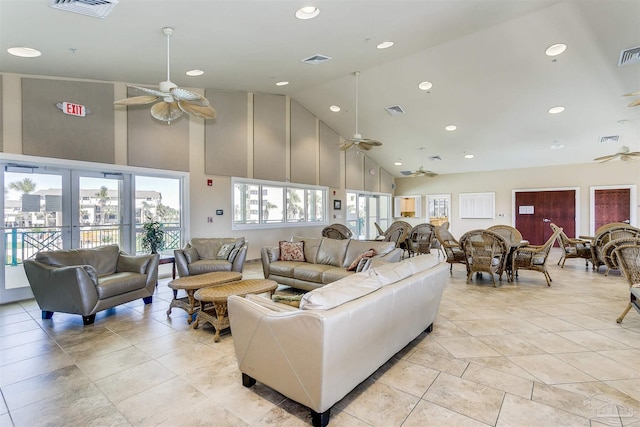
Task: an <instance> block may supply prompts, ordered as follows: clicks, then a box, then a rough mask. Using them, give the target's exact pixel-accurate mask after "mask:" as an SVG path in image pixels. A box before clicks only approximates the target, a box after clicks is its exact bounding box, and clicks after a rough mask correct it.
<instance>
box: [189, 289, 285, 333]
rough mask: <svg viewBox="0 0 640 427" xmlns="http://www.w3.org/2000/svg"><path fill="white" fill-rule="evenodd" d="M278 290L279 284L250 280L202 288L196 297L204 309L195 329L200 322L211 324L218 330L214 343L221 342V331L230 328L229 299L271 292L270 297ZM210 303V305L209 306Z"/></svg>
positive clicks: (194, 324) (199, 313) (194, 325)
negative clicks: (235, 296) (233, 296)
mask: <svg viewBox="0 0 640 427" xmlns="http://www.w3.org/2000/svg"><path fill="white" fill-rule="evenodd" d="M277 288H278V283H277V282H275V281H273V280H268V279H249V280H240V281H238V282H232V283H227V284H225V285H221V286H215V287H208V288H202V289H199V290H197V291H196V292H195V294H194V297H195V299H197V300H198V301H200V306H201V307H202V309H201V310H200V311H199V312H198V314H196V321H195V322H193V328H194V329H196V328H197V327H198V325H199V324H200V322H203V323H204V322H208V323H211V326H213V328H214V329H215V330H216V334H215V335H214V336H213V341H214V342H218V341H220V331H221V330H223V329H225V328H228V327H229V316H228V314H227V298H229V297H230V296H231V295H238V296H241V297H244V296H245V295H247V294H262V293H265V292H269V296H271V295H273V292H274V291H275V290H276V289H277ZM207 303H208V304H207Z"/></svg>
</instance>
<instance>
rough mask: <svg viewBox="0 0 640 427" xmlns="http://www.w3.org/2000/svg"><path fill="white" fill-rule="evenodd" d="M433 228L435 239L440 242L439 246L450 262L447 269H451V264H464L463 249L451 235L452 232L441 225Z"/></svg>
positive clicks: (465, 262)
mask: <svg viewBox="0 0 640 427" xmlns="http://www.w3.org/2000/svg"><path fill="white" fill-rule="evenodd" d="M435 230H436V239H438V242H439V243H440V248H441V249H442V251H443V252H444V255H445V258H446V261H447V262H448V263H449V264H450V266H449V271H453V264H464V265H466V264H467V261H465V259H466V258H465V256H464V251H463V250H462V248H461V247H460V243H459V242H458V241H457V240H456V238H455V237H453V234H451V233H450V232H449V230H447V229H446V228H444V227H442V226H439V227H436V228H435Z"/></svg>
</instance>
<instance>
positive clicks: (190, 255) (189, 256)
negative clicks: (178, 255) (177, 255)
mask: <svg viewBox="0 0 640 427" xmlns="http://www.w3.org/2000/svg"><path fill="white" fill-rule="evenodd" d="M182 253H183V254H184V257H185V259H186V260H187V264H191V263H192V262H196V261H198V260H199V259H200V256H199V255H198V251H197V250H196V248H194V247H193V246H189V247H188V248H187V249H184V250H183V251H182Z"/></svg>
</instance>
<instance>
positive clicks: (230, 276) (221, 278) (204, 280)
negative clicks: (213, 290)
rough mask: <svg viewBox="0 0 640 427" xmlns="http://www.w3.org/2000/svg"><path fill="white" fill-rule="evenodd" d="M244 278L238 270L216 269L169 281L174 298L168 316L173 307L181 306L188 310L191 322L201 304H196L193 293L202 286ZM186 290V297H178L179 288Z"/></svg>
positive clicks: (188, 321) (188, 320)
mask: <svg viewBox="0 0 640 427" xmlns="http://www.w3.org/2000/svg"><path fill="white" fill-rule="evenodd" d="M240 279H242V273H238V272H237V271H214V272H211V273H204V274H196V275H195V276H185V277H180V278H179V279H175V280H172V281H170V282H169V285H168V286H169V287H170V288H171V289H173V300H172V301H171V304H170V305H169V309H168V310H167V316H168V315H170V314H171V309H172V308H173V307H177V308H181V309H183V310H184V311H186V312H187V314H188V315H189V317H188V318H187V323H189V324H191V318H192V316H193V314H194V313H196V312H197V311H198V310H199V309H200V306H199V305H197V306H196V300H195V298H194V297H193V294H194V293H195V292H196V291H197V290H198V289H201V288H206V287H209V286H220V285H223V284H225V283H229V282H235V281H238V280H240ZM180 289H182V290H184V291H185V292H186V293H187V296H186V297H183V298H178V290H180Z"/></svg>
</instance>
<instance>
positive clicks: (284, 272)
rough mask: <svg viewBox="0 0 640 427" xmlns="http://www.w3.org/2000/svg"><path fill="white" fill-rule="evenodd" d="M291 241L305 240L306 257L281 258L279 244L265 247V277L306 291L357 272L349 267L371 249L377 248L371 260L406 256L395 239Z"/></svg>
mask: <svg viewBox="0 0 640 427" xmlns="http://www.w3.org/2000/svg"><path fill="white" fill-rule="evenodd" d="M291 241H292V242H304V257H305V260H304V261H281V260H280V250H279V247H278V246H274V247H265V248H262V251H261V258H262V271H263V273H264V278H265V279H271V280H275V281H276V282H278V283H280V284H282V285H288V286H291V287H293V288H297V289H302V290H305V291H310V290H312V289H315V288H319V287H321V286H324V285H326V284H327V283H331V282H335V281H336V280H340V279H342V278H343V277H347V276H351V275H352V274H354V273H355V272H354V271H347V268H348V267H349V266H350V265H351V263H352V262H353V261H354V260H355V259H356V258H357V257H358V256H359V255H360V254H362V253H363V252H366V251H368V250H369V249H375V251H376V255H375V256H374V257H373V258H371V260H380V261H385V262H398V261H400V258H401V255H402V250H401V249H397V248H396V245H395V243H393V242H383V241H376V240H373V241H372V240H354V239H344V240H338V239H330V238H328V237H294V238H292V239H291ZM365 261H366V260H365Z"/></svg>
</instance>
